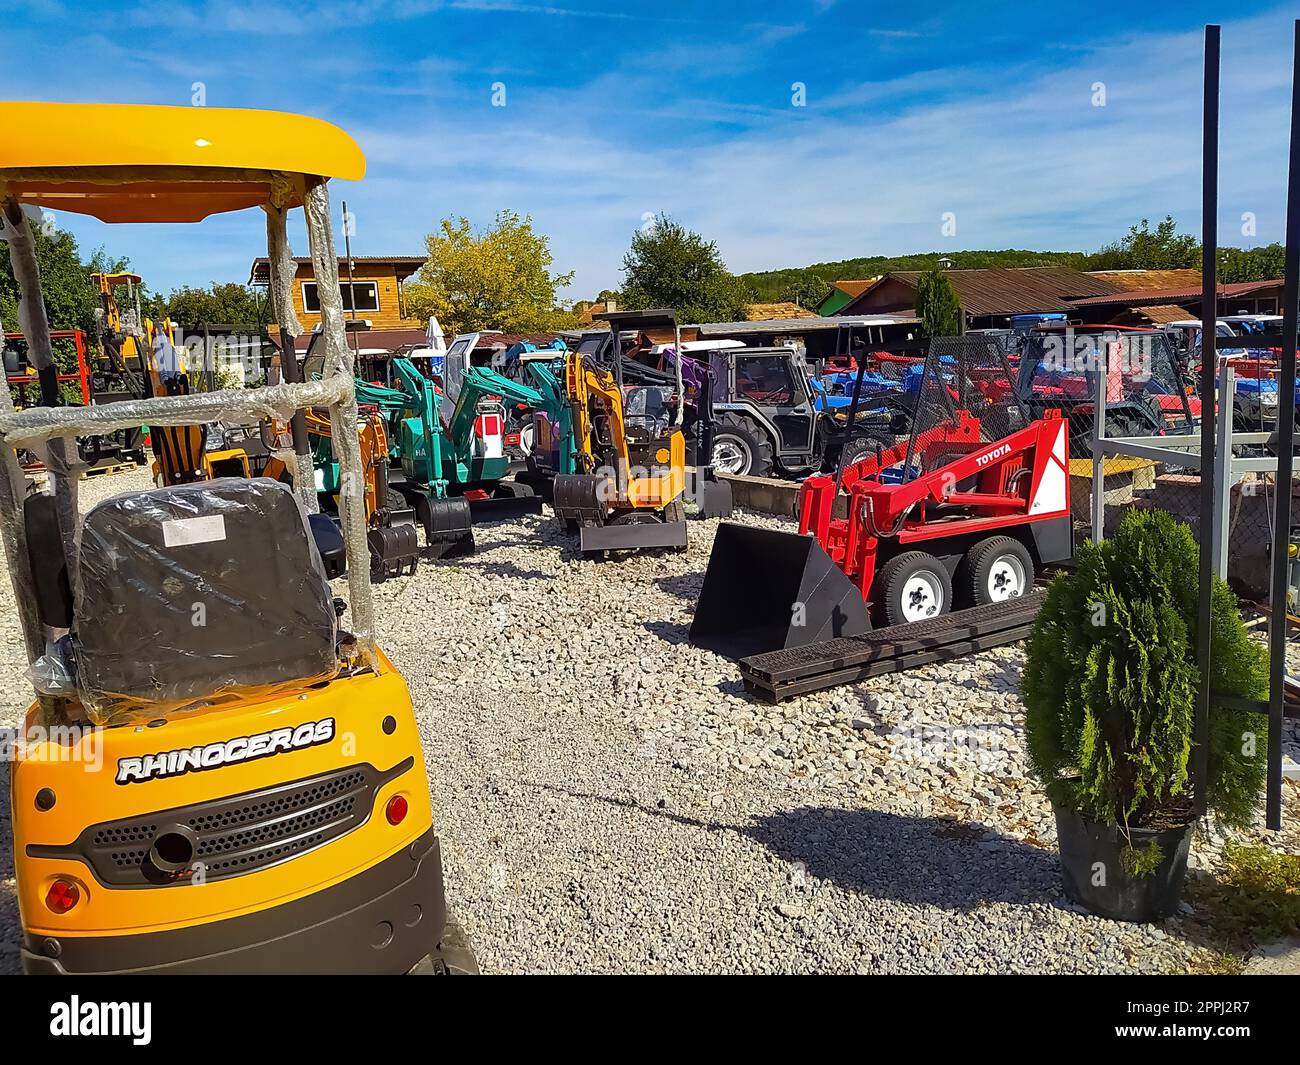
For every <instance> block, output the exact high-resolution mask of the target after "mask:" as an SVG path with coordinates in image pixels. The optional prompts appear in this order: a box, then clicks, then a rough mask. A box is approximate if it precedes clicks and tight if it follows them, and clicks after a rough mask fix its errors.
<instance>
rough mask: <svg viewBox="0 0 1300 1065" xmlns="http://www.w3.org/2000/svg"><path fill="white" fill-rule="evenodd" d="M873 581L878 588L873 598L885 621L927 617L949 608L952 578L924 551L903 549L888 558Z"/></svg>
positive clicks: (899, 622) (893, 622)
mask: <svg viewBox="0 0 1300 1065" xmlns="http://www.w3.org/2000/svg"><path fill="white" fill-rule="evenodd" d="M874 584H875V589H878V590H879V591H878V594H877V595H875V596H873V598H874V599H875V601H876V608H877V610H878V612H879V614H880V618H881V620H882V621H883V622H884V623H885V624H886V625H905V624H908V623H910V622H914V621H928V620H929V619H931V618H937V617H939V616H941V615H943V614H946V613H948V611H949V610H951V609H952V578H951V577H949V576H948V570H947V569H946V568H945V567H944V564H943V563H942V562H940V561H939V560H938V559H937V558H935V557H934V556H933V555H931V554H928V553H926V552H925V551H905V552H903V554H901V555H898V556H896V557H895V558H892V559H890V560H889V561H888V562H887V563H885V565H884V567H883V568H882V569H881V571H880V572H879V573H878V574H876V579H875V582H874ZM875 589H873V590H875Z"/></svg>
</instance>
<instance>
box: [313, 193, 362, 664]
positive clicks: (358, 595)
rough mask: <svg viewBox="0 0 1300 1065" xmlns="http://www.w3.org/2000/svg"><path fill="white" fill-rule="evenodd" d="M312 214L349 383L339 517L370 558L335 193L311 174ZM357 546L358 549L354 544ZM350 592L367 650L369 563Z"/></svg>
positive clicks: (337, 348) (334, 342)
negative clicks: (341, 289)
mask: <svg viewBox="0 0 1300 1065" xmlns="http://www.w3.org/2000/svg"><path fill="white" fill-rule="evenodd" d="M303 213H304V214H305V215H306V217H307V243H308V244H309V245H310V247H311V260H312V273H313V275H314V276H315V278H316V291H317V293H318V294H319V296H320V320H321V339H322V340H323V341H324V342H325V377H326V378H327V379H328V378H330V377H334V376H338V377H342V378H343V379H344V380H345V381H346V382H347V383H348V385H349V388H348V390H347V394H346V396H345V397H344V399H343V401H342V402H341V403H340V404H339V405H338V406H336V407H331V408H330V426H331V438H332V443H333V446H334V451H335V454H336V456H337V457H338V460H339V474H340V476H339V518H340V519H341V521H342V525H343V535H344V537H345V538H346V539H347V541H348V545H349V557H350V558H354V559H357V560H358V562H359V560H361V559H365V558H368V557H369V549H368V547H367V539H366V532H367V530H366V512H365V493H366V485H365V469H364V467H363V466H362V463H361V443H360V440H359V439H358V437H357V399H356V393H355V391H354V390H353V388H354V381H355V378H354V373H355V371H354V368H353V365H352V353H351V352H350V351H348V343H347V327H346V326H345V325H344V320H343V297H342V294H341V293H340V292H339V261H338V256H337V255H336V254H335V252H334V234H333V232H332V229H331V223H330V197H329V191H328V190H327V189H326V187H325V179H324V178H308V179H307V189H306V195H305V196H304V197H303ZM354 546H355V550H352V548H353V547H354ZM348 590H349V592H350V599H351V603H350V609H351V611H352V628H353V632H354V634H355V635H356V637H357V639H358V641H359V642H360V643H361V644H362V645H363V646H366V647H367V648H369V647H371V646H373V640H374V632H375V625H374V603H373V601H372V599H371V594H370V571H369V569H367V568H366V567H365V566H364V565H360V564H353V565H349V566H348Z"/></svg>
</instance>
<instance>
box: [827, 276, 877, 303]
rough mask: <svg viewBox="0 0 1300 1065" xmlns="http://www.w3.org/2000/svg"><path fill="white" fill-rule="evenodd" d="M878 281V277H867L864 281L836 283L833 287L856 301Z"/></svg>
mask: <svg viewBox="0 0 1300 1065" xmlns="http://www.w3.org/2000/svg"><path fill="white" fill-rule="evenodd" d="M879 280H880V278H879V277H869V278H867V279H866V280H865V281H836V282H835V287H836V288H837V289H839V290H840V291H841V292H843V293H845V294H846V295H849V296H852V297H854V298H855V299H856V298H857V297H858V296H861V295H862V293H864V292H865V291H866V290H867V289H869V288H870V287H871V286H872V285H874V284H875V283H876V282H877V281H879Z"/></svg>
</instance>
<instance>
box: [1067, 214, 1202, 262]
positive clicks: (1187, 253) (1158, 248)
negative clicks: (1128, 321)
mask: <svg viewBox="0 0 1300 1065" xmlns="http://www.w3.org/2000/svg"><path fill="white" fill-rule="evenodd" d="M1177 229H1178V226H1177V224H1176V223H1175V222H1174V220H1173V218H1172V217H1171V216H1169V215H1166V216H1165V220H1164V221H1163V222H1161V223H1160V224H1159V225H1157V226H1156V228H1155V229H1154V230H1153V229H1152V228H1151V223H1150V222H1149V221H1148V220H1147V219H1145V218H1144V219H1142V221H1141V222H1139V223H1138V224H1137V225H1135V226H1130V227H1129V231H1128V234H1127V235H1126V236H1124V237H1123V238H1121V239H1120V240H1117V241H1115V242H1114V243H1112V244H1107V245H1106V246H1105V247H1103V248H1102V249H1101V250H1099V251H1097V252H1095V253H1094V254H1092V255H1090V256H1089V257H1088V262H1087V265H1086V266H1085V269H1087V270H1185V269H1193V268H1195V267H1198V266H1200V265H1201V242H1200V241H1199V240H1197V239H1196V238H1195V237H1194V236H1192V235H1191V234H1189V233H1178V232H1177Z"/></svg>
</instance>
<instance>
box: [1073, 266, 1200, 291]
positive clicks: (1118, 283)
mask: <svg viewBox="0 0 1300 1065" xmlns="http://www.w3.org/2000/svg"><path fill="white" fill-rule="evenodd" d="M1088 275H1089V276H1090V277H1098V278H1101V280H1103V281H1108V282H1110V283H1111V284H1112V285H1114V286H1115V287H1116V288H1119V289H1123V290H1124V291H1126V292H1139V291H1142V290H1146V289H1151V290H1159V289H1167V288H1182V287H1184V286H1187V287H1189V288H1191V287H1198V288H1199V287H1200V284H1201V272H1200V271H1199V270H1196V269H1188V270H1089V271H1088Z"/></svg>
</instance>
